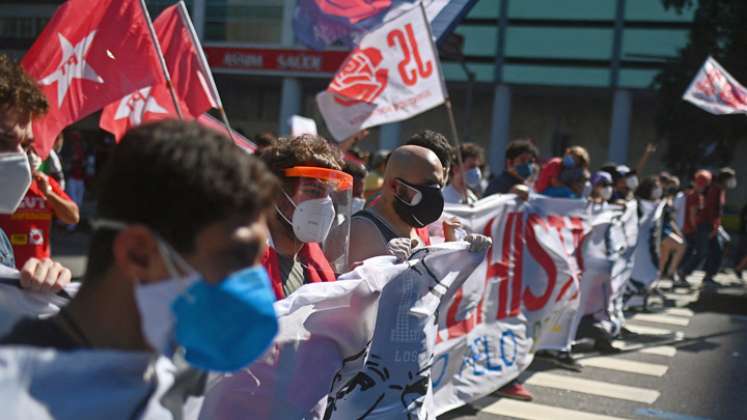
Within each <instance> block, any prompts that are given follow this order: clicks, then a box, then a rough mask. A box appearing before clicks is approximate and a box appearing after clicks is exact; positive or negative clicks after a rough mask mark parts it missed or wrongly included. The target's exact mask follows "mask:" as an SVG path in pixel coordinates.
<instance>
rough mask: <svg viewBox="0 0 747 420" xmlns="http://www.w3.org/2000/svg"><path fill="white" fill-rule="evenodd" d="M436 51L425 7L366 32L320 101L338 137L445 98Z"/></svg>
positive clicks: (418, 110)
mask: <svg viewBox="0 0 747 420" xmlns="http://www.w3.org/2000/svg"><path fill="white" fill-rule="evenodd" d="M446 96H447V95H446V92H445V89H444V86H443V79H442V76H441V68H440V64H439V62H438V55H437V52H436V50H435V48H434V47H433V41H432V39H431V35H430V27H429V24H428V20H427V19H426V17H425V14H424V12H423V9H422V7H415V8H412V9H411V10H410V11H408V12H407V13H403V14H402V15H401V16H399V17H397V18H395V19H392V20H391V21H388V22H386V23H384V24H382V25H381V26H380V27H378V28H377V29H374V30H373V31H371V32H369V33H367V34H366V35H365V36H364V37H363V38H362V39H361V40H360V42H359V44H358V45H357V47H356V48H355V49H354V50H353V51H352V52H351V53H350V55H349V56H348V58H347V59H346V60H345V62H344V63H343V65H342V66H341V67H340V69H339V70H338V72H337V74H336V75H335V77H334V79H333V80H332V83H330V85H329V87H327V90H325V91H323V92H320V93H319V94H318V95H317V97H316V100H317V105H318V106H319V110H320V111H321V113H322V116H323V117H324V121H325V122H326V123H327V128H328V129H329V131H330V132H331V133H332V135H333V136H334V138H335V139H336V140H337V141H343V140H344V139H346V138H348V137H350V136H352V135H353V134H355V133H357V132H358V131H360V130H362V129H364V128H368V127H373V126H376V125H380V124H385V123H390V122H395V121H401V120H404V119H407V118H410V117H412V116H414V115H417V114H420V113H421V112H424V111H427V110H429V109H431V108H433V107H436V106H438V105H441V104H442V103H444V101H445V98H446Z"/></svg>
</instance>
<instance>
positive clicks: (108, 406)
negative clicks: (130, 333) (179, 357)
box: [0, 346, 205, 420]
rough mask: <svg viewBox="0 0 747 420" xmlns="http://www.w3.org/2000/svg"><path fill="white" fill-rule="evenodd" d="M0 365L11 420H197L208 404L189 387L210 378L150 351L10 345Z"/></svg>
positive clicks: (1, 399)
mask: <svg viewBox="0 0 747 420" xmlns="http://www.w3.org/2000/svg"><path fill="white" fill-rule="evenodd" d="M0 365H1V366H2V369H0V389H2V392H0V404H2V407H3V418H8V419H33V420H60V419H82V420H87V419H91V420H93V419H102V418H103V419H123V418H126V419H139V420H157V419H158V420H171V419H173V420H176V419H184V420H193V419H196V418H197V415H198V412H199V409H200V407H201V404H202V397H201V396H200V392H201V391H202V389H201V388H202V387H201V386H199V385H197V386H196V388H191V387H190V386H189V385H188V384H190V383H194V384H200V383H202V381H200V380H196V379H195V380H194V381H193V382H192V381H190V379H194V378H197V377H201V376H204V375H205V374H204V373H203V372H198V371H196V370H193V369H189V368H185V367H177V366H176V365H175V364H174V363H173V362H172V361H171V360H170V359H168V358H166V357H163V356H160V357H154V355H153V354H152V353H150V352H140V351H113V350H76V351H58V350H55V349H51V348H32V347H27V346H4V347H2V348H0ZM188 378H190V379H188ZM177 389H178V390H177ZM193 395H194V397H193ZM83 396H85V397H83ZM182 397H185V398H187V399H186V404H185V402H183V400H182Z"/></svg>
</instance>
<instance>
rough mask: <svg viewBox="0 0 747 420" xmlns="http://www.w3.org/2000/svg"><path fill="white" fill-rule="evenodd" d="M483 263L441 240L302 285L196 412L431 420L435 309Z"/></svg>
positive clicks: (460, 247) (225, 415)
mask: <svg viewBox="0 0 747 420" xmlns="http://www.w3.org/2000/svg"><path fill="white" fill-rule="evenodd" d="M484 261H485V256H484V253H471V252H468V251H467V250H466V243H464V242H461V243H450V244H443V245H439V246H434V247H429V248H426V249H422V250H418V251H416V252H415V253H414V254H413V255H412V257H411V258H410V260H409V261H407V262H405V263H402V264H395V259H394V257H377V258H372V259H369V260H367V261H365V262H364V264H363V265H362V266H360V267H358V268H356V269H355V270H354V271H352V272H351V273H348V274H346V275H344V276H343V277H341V278H340V279H339V281H337V282H332V283H314V284H307V285H305V286H303V287H302V288H300V289H299V290H297V291H296V292H295V293H293V294H291V295H290V296H288V298H286V299H284V300H281V301H279V302H277V303H276V310H277V313H278V316H279V320H280V333H279V335H278V337H277V338H276V340H275V344H274V346H273V348H272V349H271V350H270V351H269V352H268V354H266V355H265V356H264V357H263V359H262V360H260V361H258V362H255V363H254V364H253V365H252V366H250V367H249V368H248V369H245V370H244V371H242V372H240V373H237V374H233V375H226V376H224V377H221V378H220V379H219V380H218V381H217V382H216V383H215V384H214V386H213V387H212V389H211V390H210V392H209V394H208V396H207V398H206V403H205V406H204V408H203V412H202V413H201V418H202V419H214V418H251V419H276V418H282V419H285V418H289V419H290V418H297V419H299V418H307V419H309V418H321V416H322V415H324V418H325V419H345V420H347V419H353V418H356V419H358V418H360V419H363V418H365V419H390V418H403V417H406V418H413V419H435V415H436V413H435V411H434V403H433V394H432V386H431V366H432V364H433V360H434V353H433V352H434V345H435V343H436V329H437V324H436V319H435V316H436V314H437V313H440V312H442V311H441V310H439V308H440V306H441V304H442V302H446V301H448V300H449V299H450V297H451V296H453V295H454V293H455V290H458V288H459V287H460V286H461V285H462V283H463V282H464V281H465V280H467V279H468V278H470V279H471V278H472V276H473V273H474V272H475V271H476V270H477V269H478V267H479V266H481V265H482V266H484ZM328 395H329V400H327V396H328ZM325 406H326V414H325Z"/></svg>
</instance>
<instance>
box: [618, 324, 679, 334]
mask: <svg viewBox="0 0 747 420" xmlns="http://www.w3.org/2000/svg"><path fill="white" fill-rule="evenodd" d="M625 328H627V329H628V330H630V331H632V332H634V333H637V334H643V335H668V334H672V330H666V329H664V328H655V327H645V326H643V325H630V324H626V325H625Z"/></svg>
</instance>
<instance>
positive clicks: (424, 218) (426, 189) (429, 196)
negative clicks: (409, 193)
mask: <svg viewBox="0 0 747 420" xmlns="http://www.w3.org/2000/svg"><path fill="white" fill-rule="evenodd" d="M397 180H398V181H399V182H401V183H403V184H405V185H407V186H408V187H410V188H412V189H415V190H418V191H419V192H420V200H416V201H417V202H416V203H414V204H413V203H409V202H407V201H405V200H403V199H401V198H400V197H399V196H397V195H396V194H395V195H394V198H395V200H394V211H395V212H396V213H397V216H399V217H400V219H402V220H403V221H404V222H405V223H407V224H408V225H410V226H412V227H416V228H422V227H425V226H427V225H429V224H431V223H433V222H435V221H436V220H438V218H439V217H441V214H442V213H443V211H444V197H443V195H441V187H439V186H437V185H412V184H409V183H407V182H405V181H403V180H402V179H399V178H398V179H397Z"/></svg>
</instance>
